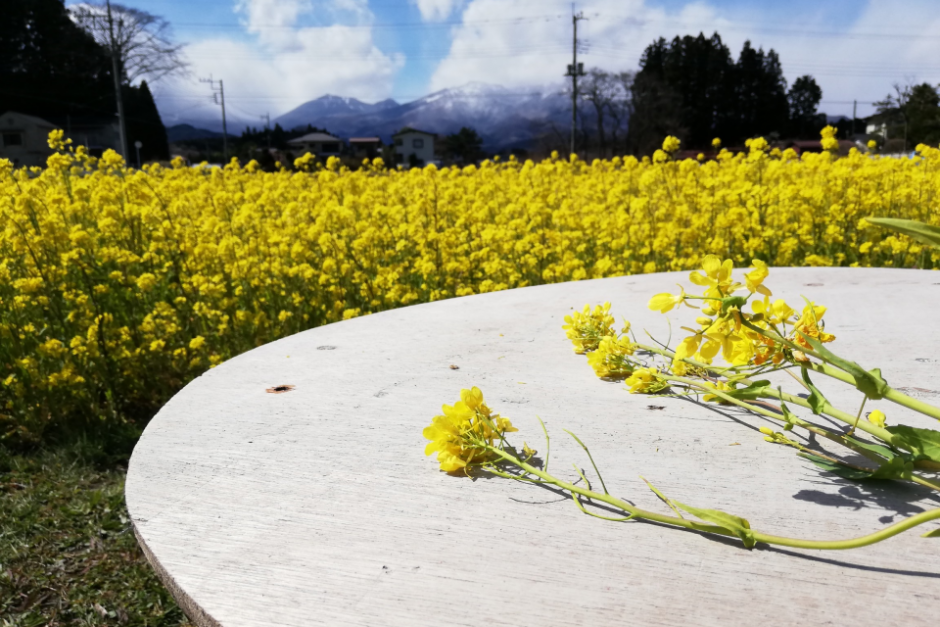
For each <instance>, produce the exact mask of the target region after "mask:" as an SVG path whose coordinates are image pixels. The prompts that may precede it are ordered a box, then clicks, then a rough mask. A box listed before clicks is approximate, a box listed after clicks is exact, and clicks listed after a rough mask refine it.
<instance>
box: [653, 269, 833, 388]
mask: <svg viewBox="0 0 940 627" xmlns="http://www.w3.org/2000/svg"><path fill="white" fill-rule="evenodd" d="M753 266H754V267H753V269H752V270H751V271H750V272H748V273H747V274H745V275H744V281H745V282H744V283H737V282H733V281H732V278H731V273H732V270H734V263H733V262H732V261H731V260H730V259H725V260H724V261H722V260H721V259H719V258H718V257H716V256H715V255H706V256H705V258H704V259H703V260H702V270H704V271H705V274H704V275H703V274H701V273H700V272H697V271H696V272H692V273H691V274H690V275H689V280H690V281H691V282H692V283H694V284H695V285H698V286H701V287H705V288H706V289H705V291H704V292H703V294H701V295H699V296H689V295H687V294H686V293H685V290H683V289H681V287H680V294H678V295H673V294H669V293H663V294H657V295H655V296H653V297H652V298H651V299H650V301H649V308H650V309H652V310H654V311H661V312H663V313H665V312H666V311H669V310H670V309H672V308H673V306H675V305H678V304H680V303H684V304H686V305H687V306H689V307H694V308H695V309H700V313H701V314H702V315H700V316H698V317H697V318H696V319H695V321H696V323H697V324H698V325H699V328H698V329H691V328H688V327H682V328H683V329H684V330H686V331H688V332H690V333H691V335H689V336H688V337H686V338H685V339H683V340H682V341H681V342H680V343H679V345H678V347H677V348H676V351H675V360H674V362H673V370H674V371H675V372H676V373H677V374H682V373H683V371H684V370H685V369H686V367H687V364H686V363H684V362H683V360H685V359H687V358H692V359H694V360H695V361H697V362H700V363H704V364H711V363H712V360H713V359H714V358H715V357H716V356H717V355H718V353H719V352H720V353H721V355H722V358H723V359H724V360H725V361H726V362H727V363H729V364H731V365H734V366H743V365H747V364H754V365H757V366H760V365H762V364H764V363H768V362H772V363H774V364H779V363H781V362H782V361H784V359H785V357H786V356H787V353H786V351H787V350H789V349H788V348H787V347H786V346H785V345H784V344H781V343H780V342H778V341H776V340H775V339H773V338H772V337H771V336H769V335H767V332H773V334H775V335H776V336H777V337H786V336H788V334H789V340H790V341H791V342H793V343H794V344H795V345H797V346H800V347H803V348H806V349H811V348H812V346H811V345H810V343H809V342H808V341H807V339H806V338H812V339H814V340H818V341H820V342H831V341H833V340H835V336H834V335H831V334H829V333H826V332H824V331H823V322H822V318H823V315H825V313H826V308H825V307H823V306H821V305H816V304H815V303H810V302H807V304H806V306H805V307H804V308H803V312H802V315H800V316H799V318H797V317H796V312H795V311H794V310H793V308H791V307H790V306H789V305H787V303H786V301H784V300H783V299H779V298H778V299H777V300H775V301H773V302H771V301H770V297H771V295H772V293H771V291H770V289H768V288H767V286H765V285H764V279H766V278H767V276H768V275H769V274H770V270H769V269H768V268H767V265H766V264H765V263H764V262H763V261H760V260H758V259H755V260H754V261H753ZM742 291H746V292H747V296H743V297H742V296H735V295H734V294H735V293H736V292H742ZM758 294H759V295H761V296H763V297H764V298H763V299H762V300H760V299H756V298H753V299H752V297H753V296H755V295H758ZM748 302H749V303H750V307H751V310H752V311H753V313H752V314H749V313H746V312H745V311H744V310H743V308H744V305H745V304H747V303H748ZM693 303H695V304H694V305H693ZM699 304H700V305H701V307H699V306H698V305H699ZM788 324H789V325H790V327H791V328H790V329H788V328H787V325H788Z"/></svg>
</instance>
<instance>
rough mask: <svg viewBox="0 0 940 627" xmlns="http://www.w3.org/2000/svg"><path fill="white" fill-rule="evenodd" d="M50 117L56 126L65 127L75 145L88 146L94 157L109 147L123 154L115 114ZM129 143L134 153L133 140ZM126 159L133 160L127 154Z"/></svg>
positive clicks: (119, 130)
mask: <svg viewBox="0 0 940 627" xmlns="http://www.w3.org/2000/svg"><path fill="white" fill-rule="evenodd" d="M48 119H49V121H50V122H52V123H53V124H55V125H56V128H61V129H64V130H65V136H66V137H68V138H70V139H71V140H72V141H73V142H74V143H75V145H77V146H84V147H85V148H87V149H88V154H90V155H91V156H92V157H101V155H103V154H104V151H105V150H108V149H111V150H114V151H117V152H118V153H119V154H123V151H122V150H121V128H120V122H119V121H118V118H117V116H115V115H65V116H57V117H50V118H48ZM129 143H130V144H131V145H130V148H131V153H132V154H133V151H134V147H133V142H129ZM125 159H126V160H127V161H128V162H130V161H132V160H133V159H132V158H129V157H127V156H126V155H125Z"/></svg>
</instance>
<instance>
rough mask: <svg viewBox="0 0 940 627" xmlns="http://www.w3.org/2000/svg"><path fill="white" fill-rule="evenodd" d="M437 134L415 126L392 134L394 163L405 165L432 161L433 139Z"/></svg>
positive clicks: (418, 164) (416, 164)
mask: <svg viewBox="0 0 940 627" xmlns="http://www.w3.org/2000/svg"><path fill="white" fill-rule="evenodd" d="M435 139H437V135H435V134H434V133H428V132H426V131H419V130H418V129H416V128H409V127H405V128H403V129H401V130H400V131H398V132H397V133H395V134H394V135H392V141H393V142H394V143H395V163H396V164H400V165H403V166H406V167H411V166H423V165H425V164H428V163H433V162H434V161H435V159H434V140H435Z"/></svg>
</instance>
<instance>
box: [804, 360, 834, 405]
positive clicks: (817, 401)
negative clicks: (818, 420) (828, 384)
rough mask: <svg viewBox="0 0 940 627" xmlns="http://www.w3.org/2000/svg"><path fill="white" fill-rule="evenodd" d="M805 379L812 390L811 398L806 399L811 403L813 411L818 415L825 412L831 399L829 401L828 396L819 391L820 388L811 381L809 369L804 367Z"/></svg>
mask: <svg viewBox="0 0 940 627" xmlns="http://www.w3.org/2000/svg"><path fill="white" fill-rule="evenodd" d="M803 381H804V382H805V383H806V387H808V388H809V390H810V392H811V394H810V395H809V398H807V399H806V402H807V403H809V406H810V407H811V408H812V410H813V413H814V414H816V415H817V416H818V415H820V414H821V413H823V412H824V411H825V410H826V408H827V407H829V401H827V400H826V397H825V396H823V393H822V392H820V391H819V388H817V387H816V386H815V385H813V382H812V381H810V378H809V370H807V369H806V368H803Z"/></svg>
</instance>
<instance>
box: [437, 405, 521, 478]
mask: <svg viewBox="0 0 940 627" xmlns="http://www.w3.org/2000/svg"><path fill="white" fill-rule="evenodd" d="M443 411H444V415H442V416H435V417H434V419H433V420H432V421H431V425H430V426H428V427H425V429H424V432H423V435H424V438H425V439H427V440H430V442H428V445H427V446H426V447H425V449H424V453H425V455H431V454H432V453H437V461H438V463H440V465H441V470H443V471H446V472H455V471H458V470H463V469H464V468H466V467H467V464H471V463H473V462H482V461H485V460H486V459H488V457H489V454H488V453H487V451H486V450H485V449H484V447H483V445H485V444H488V445H490V446H492V445H493V443H494V442H495V441H496V440H497V439H499V438H502V437H503V434H505V433H510V432H512V431H518V429H516V428H515V427H514V426H512V423H511V422H510V421H509V418H503V417H502V416H500V415H499V414H494V413H493V412H492V411H491V410H490V408H489V407H487V406H486V403H484V402H483V392H481V391H480V388H478V387H474V388H473V389H470V390H466V389H465V390H460V400H459V401H457V403H455V404H454V405H453V406H450V405H444V406H443ZM526 452H527V454H528V445H526ZM533 453H534V451H533Z"/></svg>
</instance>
